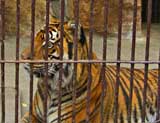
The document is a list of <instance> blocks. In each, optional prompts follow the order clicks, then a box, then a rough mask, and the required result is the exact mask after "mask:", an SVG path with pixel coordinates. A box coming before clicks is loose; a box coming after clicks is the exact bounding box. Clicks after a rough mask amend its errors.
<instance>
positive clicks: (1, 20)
mask: <svg viewBox="0 0 160 123" xmlns="http://www.w3.org/2000/svg"><path fill="white" fill-rule="evenodd" d="M0 5H1V7H0V10H1V11H0V27H1V29H0V31H1V32H0V34H1V37H0V38H1V39H0V42H1V60H4V59H5V44H4V40H5V15H4V14H5V0H1V4H0ZM1 87H2V88H1V99H2V100H1V101H2V102H1V123H5V63H1Z"/></svg>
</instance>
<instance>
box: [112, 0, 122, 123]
mask: <svg viewBox="0 0 160 123" xmlns="http://www.w3.org/2000/svg"><path fill="white" fill-rule="evenodd" d="M122 9H123V0H119V6H118V11H119V12H118V43H117V60H120V59H121V38H122ZM119 77H120V63H117V71H116V84H115V98H114V123H118V95H119V83H120V79H119Z"/></svg>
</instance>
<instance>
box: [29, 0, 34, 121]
mask: <svg viewBox="0 0 160 123" xmlns="http://www.w3.org/2000/svg"><path fill="white" fill-rule="evenodd" d="M34 34H35V0H32V1H31V42H30V44H31V46H30V47H31V60H33V57H34ZM29 89H30V93H29V120H30V122H32V113H33V112H32V107H33V105H32V104H33V64H32V63H31V64H30V88H29Z"/></svg>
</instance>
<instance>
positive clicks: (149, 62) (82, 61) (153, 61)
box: [0, 60, 160, 64]
mask: <svg viewBox="0 0 160 123" xmlns="http://www.w3.org/2000/svg"><path fill="white" fill-rule="evenodd" d="M26 62H27V63H111V64H112V63H123V64H133V63H134V64H147V63H148V64H159V63H160V61H156V60H149V61H141V60H140V61H139V60H136V61H130V60H119V61H115V60H105V61H104V60H77V61H73V60H63V61H60V60H56V61H51V60H48V61H45V60H34V61H32V60H0V63H26Z"/></svg>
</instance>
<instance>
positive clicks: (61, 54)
mask: <svg viewBox="0 0 160 123" xmlns="http://www.w3.org/2000/svg"><path fill="white" fill-rule="evenodd" d="M60 2H61V5H60V6H61V13H60V20H61V23H60V29H61V30H60V60H61V61H63V36H64V26H63V25H64V16H65V15H64V13H65V0H61V1H60ZM63 73H64V72H63V63H61V64H60V71H59V83H58V87H59V90H58V123H61V102H62V101H61V98H62V89H61V87H62V80H63Z"/></svg>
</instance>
